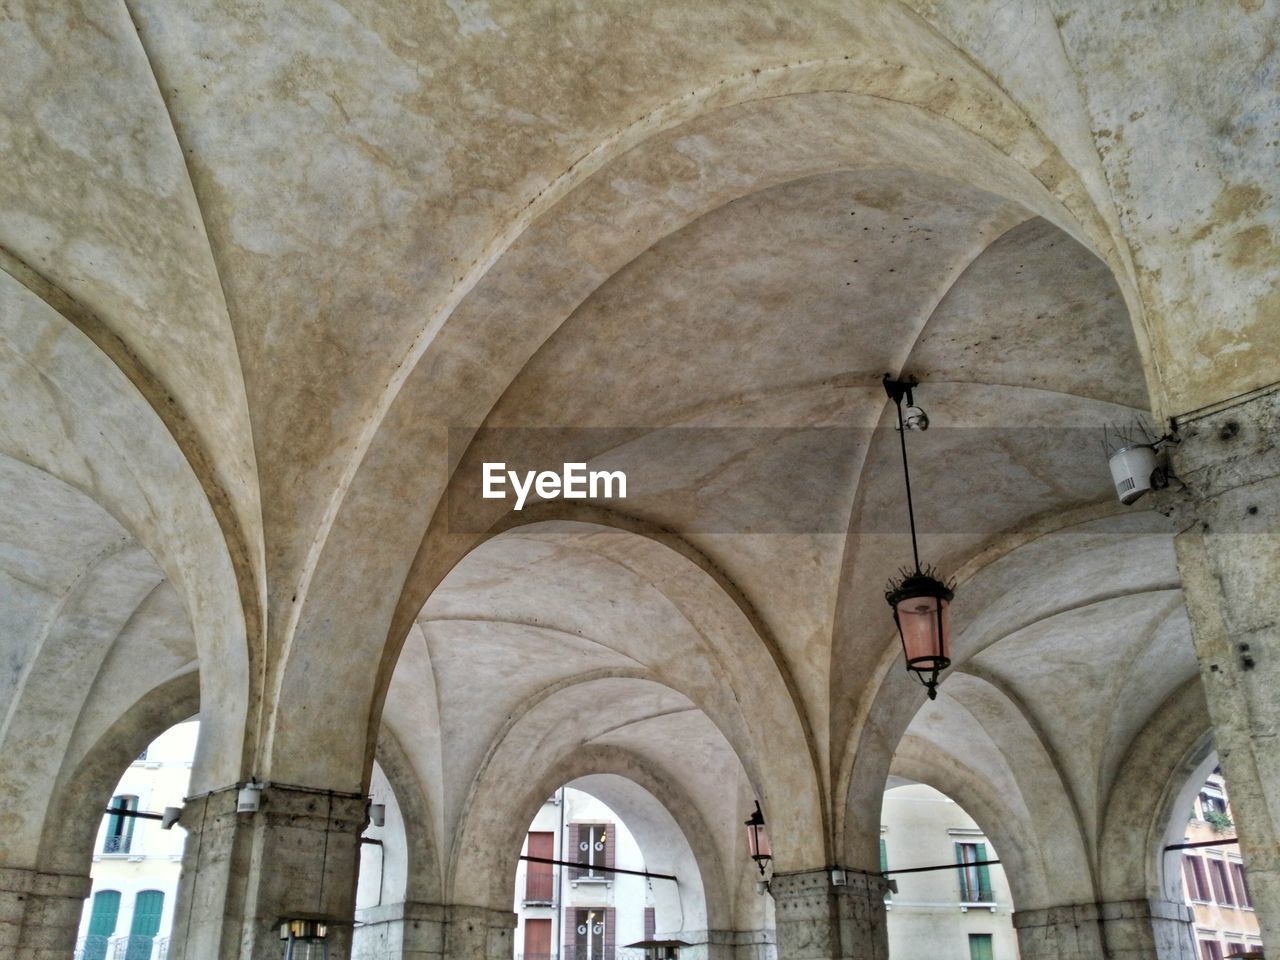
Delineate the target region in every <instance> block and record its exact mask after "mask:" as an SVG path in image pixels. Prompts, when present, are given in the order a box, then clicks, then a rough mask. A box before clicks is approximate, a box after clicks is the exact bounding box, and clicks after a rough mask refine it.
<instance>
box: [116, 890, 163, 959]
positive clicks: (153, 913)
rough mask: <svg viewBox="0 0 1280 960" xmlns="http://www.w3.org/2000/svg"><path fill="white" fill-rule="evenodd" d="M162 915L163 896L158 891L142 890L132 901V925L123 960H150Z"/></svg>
mask: <svg viewBox="0 0 1280 960" xmlns="http://www.w3.org/2000/svg"><path fill="white" fill-rule="evenodd" d="M163 913H164V894H163V893H162V892H161V891H159V890H143V891H142V892H141V893H139V894H138V896H137V899H135V900H134V901H133V924H132V925H131V926H130V928H129V946H128V948H127V949H126V950H125V955H124V960H151V945H152V942H153V941H154V940H155V937H156V933H158V932H159V930H160V917H161V915H162V914H163Z"/></svg>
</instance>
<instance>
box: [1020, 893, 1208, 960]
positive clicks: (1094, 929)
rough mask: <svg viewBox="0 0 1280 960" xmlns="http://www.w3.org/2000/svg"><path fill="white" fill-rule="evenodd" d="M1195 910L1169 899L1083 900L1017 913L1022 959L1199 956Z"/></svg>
mask: <svg viewBox="0 0 1280 960" xmlns="http://www.w3.org/2000/svg"><path fill="white" fill-rule="evenodd" d="M1191 919H1192V916H1191V909H1190V908H1189V907H1187V906H1185V905H1184V904H1180V903H1171V902H1169V901H1167V900H1160V901H1155V902H1152V901H1147V900H1120V901H1116V902H1112V903H1080V904H1071V905H1068V906H1063V907H1048V908H1046V909H1043V910H1019V911H1017V912H1016V913H1014V915H1013V926H1014V929H1015V930H1016V931H1017V934H1018V955H1019V956H1020V957H1021V960H1197V956H1198V955H1197V953H1196V951H1195V942H1194V940H1193V937H1192V926H1191Z"/></svg>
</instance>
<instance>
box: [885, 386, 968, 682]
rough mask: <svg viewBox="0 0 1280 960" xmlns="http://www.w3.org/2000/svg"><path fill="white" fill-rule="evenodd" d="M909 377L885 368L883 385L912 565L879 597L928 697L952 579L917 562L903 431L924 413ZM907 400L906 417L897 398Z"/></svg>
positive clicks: (945, 638)
mask: <svg viewBox="0 0 1280 960" xmlns="http://www.w3.org/2000/svg"><path fill="white" fill-rule="evenodd" d="M916 386H917V383H916V381H915V379H914V378H910V379H907V380H894V379H893V378H892V377H890V376H889V375H888V374H887V373H886V374H885V376H884V389H885V392H886V393H888V394H889V398H890V399H891V400H893V402H894V404H895V405H896V406H897V408H898V438H899V440H900V441H901V444H902V479H903V482H904V483H905V484H906V488H907V519H908V521H909V522H910V524H911V555H912V558H913V559H914V561H915V568H914V569H911V570H908V569H907V568H905V567H904V568H903V569H902V571H901V572H900V575H899V576H898V577H897V578H896V579H894V580H890V581H889V585H888V587H887V588H886V590H885V594H884V598H885V599H886V600H887V601H889V606H890V607H892V608H893V622H894V623H896V624H897V625H898V636H899V637H901V639H902V653H903V656H904V657H905V658H906V661H907V669H908V670H909V671H911V672H912V673H914V674H915V675H916V677H917V678H918V679H919V680H920V682H921V683H923V684H924V685H925V688H926V689H927V690H928V691H929V699H930V700H936V699H937V697H938V674H939V673H941V672H942V671H943V670H945V669H946V668H947V667H949V666H951V616H950V612H949V607H950V604H951V598H952V597H953V596H954V595H955V594H954V591H953V589H952V587H953V585H952V584H947V583H944V582H943V581H942V580H941V579H940V578H939V577H937V576H936V575H935V571H934V570H933V569H932V568H931V567H924V568H922V567H921V566H920V547H919V545H918V544H917V543H916V513H915V507H914V505H913V504H912V502H911V471H910V469H909V468H908V466H907V431H908V430H912V429H915V430H927V429H928V428H929V418H928V416H927V415H926V414H925V412H924V411H923V410H921V409H920V408H919V407H917V406H916V405H915V397H914V396H913V395H912V391H913V389H914V388H915V387H916ZM904 399H905V400H906V401H907V413H909V414H910V417H907V416H906V415H905V414H904V412H903V409H902V401H903V400H904Z"/></svg>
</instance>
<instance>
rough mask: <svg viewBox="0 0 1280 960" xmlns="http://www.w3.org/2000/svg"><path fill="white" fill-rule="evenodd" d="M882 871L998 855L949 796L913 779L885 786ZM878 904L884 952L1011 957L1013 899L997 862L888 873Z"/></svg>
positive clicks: (948, 959)
mask: <svg viewBox="0 0 1280 960" xmlns="http://www.w3.org/2000/svg"><path fill="white" fill-rule="evenodd" d="M882 817H883V821H884V826H883V831H884V833H883V839H882V840H881V843H882V845H883V851H884V853H883V857H882V859H883V862H884V864H885V869H889V870H892V869H895V868H897V869H901V868H910V867H924V866H933V865H936V864H944V863H973V864H976V863H980V862H981V861H983V860H996V859H999V854H998V852H997V851H996V848H995V847H994V846H993V845H992V843H991V841H990V840H989V839H988V838H987V837H986V835H985V834H984V833H983V832H982V830H981V829H980V828H979V827H978V825H977V824H976V823H975V822H974V821H973V818H972V817H970V816H969V815H968V814H967V813H965V811H964V809H963V808H962V807H961V806H960V805H959V804H957V803H956V802H955V801H954V800H952V799H951V798H950V797H948V796H946V795H945V794H943V793H941V792H939V791H937V790H935V789H933V788H932V787H929V786H926V785H924V784H920V783H912V784H902V785H900V786H895V787H893V788H891V789H889V790H886V791H885V794H884V812H883V814H882ZM895 880H896V882H897V887H898V890H897V892H896V893H892V894H890V895H889V898H888V900H887V901H886V905H887V910H888V920H887V923H888V928H889V956H890V957H893V958H902V960H915V958H926V957H927V958H930V960H1015V958H1016V957H1017V956H1018V947H1017V940H1016V938H1015V936H1014V931H1013V901H1012V898H1011V896H1010V893H1009V884H1008V880H1007V879H1006V878H1005V874H1004V869H1003V868H1002V867H1001V866H1000V865H999V864H993V865H991V866H969V867H964V868H963V869H956V870H938V871H932V872H929V873H908V874H901V875H896V876H895Z"/></svg>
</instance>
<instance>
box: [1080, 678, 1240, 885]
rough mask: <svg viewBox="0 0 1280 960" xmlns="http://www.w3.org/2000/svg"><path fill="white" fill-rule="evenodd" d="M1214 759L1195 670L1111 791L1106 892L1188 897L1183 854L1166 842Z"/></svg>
mask: <svg viewBox="0 0 1280 960" xmlns="http://www.w3.org/2000/svg"><path fill="white" fill-rule="evenodd" d="M1216 765H1217V754H1216V752H1215V751H1214V749H1213V733H1212V727H1211V725H1210V722H1209V712H1208V707H1207V705H1206V704H1205V699H1204V690H1203V689H1202V687H1201V685H1200V679H1199V677H1194V678H1192V679H1190V680H1188V681H1187V682H1186V684H1184V685H1183V686H1182V687H1181V688H1180V689H1179V690H1178V691H1177V692H1176V693H1174V694H1173V695H1172V696H1171V697H1170V698H1169V699H1168V700H1166V701H1165V702H1164V703H1163V704H1162V705H1161V707H1160V709H1159V711H1158V712H1156V713H1155V714H1154V715H1153V716H1152V717H1151V719H1150V720H1149V721H1148V723H1147V725H1146V727H1144V728H1143V730H1142V732H1141V733H1140V734H1139V735H1138V737H1137V738H1136V739H1135V740H1134V742H1133V746H1132V748H1131V749H1130V750H1129V752H1128V755H1127V756H1126V762H1125V764H1124V773H1123V774H1122V776H1121V778H1120V780H1119V781H1118V782H1117V783H1116V785H1115V787H1114V788H1113V790H1112V792H1111V795H1110V796H1109V797H1108V798H1107V816H1106V820H1105V821H1104V825H1103V833H1102V839H1101V843H1100V854H1101V862H1100V876H1101V884H1102V891H1103V895H1104V896H1105V897H1106V898H1107V899H1109V900H1122V899H1137V898H1140V897H1147V898H1149V899H1152V900H1160V899H1163V900H1169V901H1171V902H1174V903H1182V902H1183V892H1182V871H1181V861H1180V860H1179V859H1176V858H1174V857H1173V855H1172V853H1169V854H1166V853H1165V850H1164V848H1165V846H1167V845H1168V844H1170V843H1180V842H1181V841H1182V838H1183V834H1184V832H1185V813H1186V811H1187V810H1188V809H1189V808H1190V806H1191V802H1192V800H1193V799H1194V797H1195V795H1196V793H1198V792H1199V790H1200V788H1201V786H1202V785H1203V783H1204V781H1205V780H1206V779H1208V776H1209V773H1210V772H1211V771H1212V770H1213V768H1214V767H1215V766H1216ZM1180 813H1181V816H1180Z"/></svg>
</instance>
